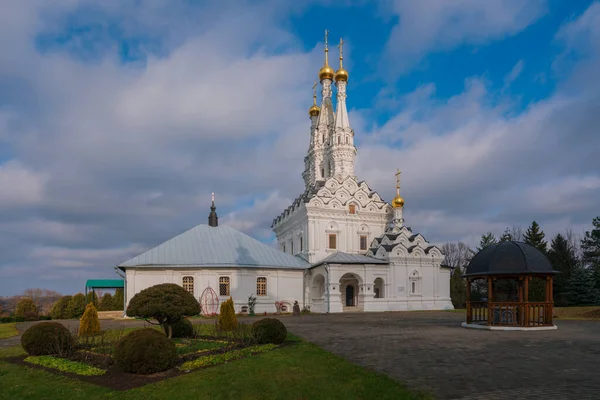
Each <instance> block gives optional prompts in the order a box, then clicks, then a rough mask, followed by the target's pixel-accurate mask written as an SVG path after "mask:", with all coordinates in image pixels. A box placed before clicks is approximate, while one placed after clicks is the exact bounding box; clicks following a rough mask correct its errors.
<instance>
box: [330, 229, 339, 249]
mask: <svg viewBox="0 0 600 400" xmlns="http://www.w3.org/2000/svg"><path fill="white" fill-rule="evenodd" d="M328 238H329V248H330V249H336V248H337V246H336V245H337V238H336V234H335V233H331V234H329V235H328Z"/></svg>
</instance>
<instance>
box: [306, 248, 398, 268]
mask: <svg viewBox="0 0 600 400" xmlns="http://www.w3.org/2000/svg"><path fill="white" fill-rule="evenodd" d="M322 264H389V263H388V262H387V261H385V260H380V259H378V258H373V257H367V256H363V255H362V254H349V253H344V252H342V251H337V252H335V253H333V254H331V255H330V256H327V257H325V258H324V259H322V260H321V261H319V262H316V263H314V264H313V267H316V266H318V265H322Z"/></svg>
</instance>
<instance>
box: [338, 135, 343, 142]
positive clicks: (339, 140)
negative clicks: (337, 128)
mask: <svg viewBox="0 0 600 400" xmlns="http://www.w3.org/2000/svg"><path fill="white" fill-rule="evenodd" d="M341 142H342V137H341V136H339V135H338V144H340V143H341Z"/></svg>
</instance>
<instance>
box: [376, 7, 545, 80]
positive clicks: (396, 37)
mask: <svg viewBox="0 0 600 400" xmlns="http://www.w3.org/2000/svg"><path fill="white" fill-rule="evenodd" d="M546 3H547V1H546V0H533V1H523V0H497V1H480V0H456V1H445V0H429V1H412V0H395V1H393V5H392V8H391V12H392V13H393V14H394V15H396V16H398V18H399V21H398V24H397V25H396V26H395V27H394V28H393V31H392V33H391V36H390V39H389V41H388V43H387V46H386V50H387V52H388V55H389V56H390V57H391V59H393V61H394V62H393V63H390V64H388V65H389V66H390V67H393V68H395V69H397V70H399V71H400V72H404V71H406V70H407V69H409V68H411V67H413V66H414V65H415V64H416V63H418V62H419V61H420V60H421V58H422V57H423V56H424V55H425V54H427V53H428V52H431V51H441V50H449V49H453V48H455V47H458V46H460V45H463V44H473V45H481V44H485V43H487V42H490V41H492V40H498V39H503V38H505V37H507V36H511V35H514V34H516V33H518V32H520V31H522V30H523V29H524V28H526V27H527V26H529V25H530V24H532V23H533V22H535V21H536V20H537V19H538V18H540V17H541V16H542V15H544V13H545V12H546V8H547V7H546Z"/></svg>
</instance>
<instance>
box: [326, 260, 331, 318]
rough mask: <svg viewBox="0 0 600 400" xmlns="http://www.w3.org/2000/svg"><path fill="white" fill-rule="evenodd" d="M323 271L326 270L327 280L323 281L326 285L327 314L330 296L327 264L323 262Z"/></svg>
mask: <svg viewBox="0 0 600 400" xmlns="http://www.w3.org/2000/svg"><path fill="white" fill-rule="evenodd" d="M325 271H326V272H327V274H325V275H326V276H327V281H326V282H325V286H326V287H327V314H329V307H330V298H329V264H325Z"/></svg>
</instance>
